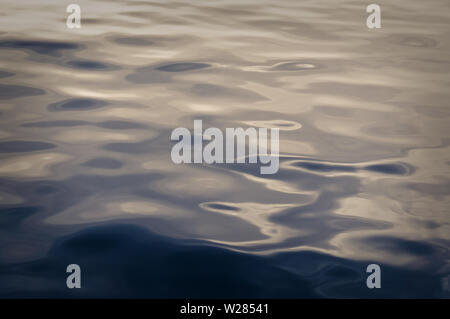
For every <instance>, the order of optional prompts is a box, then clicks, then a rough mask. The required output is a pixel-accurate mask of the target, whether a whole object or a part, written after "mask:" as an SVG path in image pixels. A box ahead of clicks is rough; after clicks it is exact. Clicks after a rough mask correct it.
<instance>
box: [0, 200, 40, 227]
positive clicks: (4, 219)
mask: <svg viewBox="0 0 450 319" xmlns="http://www.w3.org/2000/svg"><path fill="white" fill-rule="evenodd" d="M38 211H40V207H37V206H22V207H14V208H6V209H0V228H3V229H5V230H8V231H10V230H12V229H14V228H17V227H18V226H19V225H20V224H21V223H22V222H23V221H24V220H25V219H27V218H28V217H30V216H32V215H34V214H36V213H37V212H38Z"/></svg>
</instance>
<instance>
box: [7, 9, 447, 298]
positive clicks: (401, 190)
mask: <svg viewBox="0 0 450 319" xmlns="http://www.w3.org/2000/svg"><path fill="white" fill-rule="evenodd" d="M76 3H78V4H79V5H80V6H81V16H82V20H81V24H82V27H81V29H68V28H67V27H66V17H67V15H68V14H67V13H66V6H67V5H68V4H69V3H65V2H64V1H50V0H46V1H6V0H1V1H0V5H1V8H2V11H1V14H0V25H1V29H0V57H1V59H0V78H1V79H0V81H1V82H0V122H1V126H0V205H1V206H0V296H1V297H183V298H184V297H275V298H277V297H425V298H427V297H448V296H449V291H448V290H446V289H445V287H447V289H448V285H447V286H445V285H444V284H443V283H445V282H447V283H448V279H446V278H448V277H447V276H449V273H450V267H449V265H450V264H449V240H450V217H449V207H450V202H449V198H450V197H449V195H450V150H449V141H450V134H449V133H450V129H449V127H450V108H449V100H450V94H449V82H450V81H449V75H448V74H449V71H450V60H449V57H450V52H449V49H450V38H449V32H450V26H449V12H450V10H449V9H450V5H449V2H448V1H446V0H432V1H415V2H411V1H404V0H402V1H395V2H392V1H384V0H383V1H378V2H377V3H378V4H379V5H380V6H381V8H382V28H381V29H376V30H370V29H368V28H367V27H366V18H367V16H368V14H367V13H366V10H365V9H366V6H367V5H368V4H369V2H367V3H365V2H364V1H344V0H342V1H295V0H291V1H287V0H282V1H280V0H277V1H274V0H272V1H268V0H243V1H237V0H222V1H200V0H198V1H197V0H190V1H176V2H175V1H77V2H76ZM195 119H202V120H203V126H204V127H219V128H222V129H225V128H226V127H250V126H255V127H280V170H279V172H278V173H277V174H275V175H260V174H259V169H258V168H257V167H255V166H254V165H249V164H230V165H206V164H205V165H202V164H195V165H194V164H183V165H175V164H173V163H172V161H171V159H170V151H171V147H172V146H173V144H174V143H173V142H171V141H170V133H171V131H172V130H173V129H174V128H176V127H187V128H192V126H193V121H194V120H195ZM72 263H75V264H79V265H80V266H81V269H82V274H83V277H82V278H83V279H82V282H83V287H82V289H73V290H70V289H68V288H67V287H66V276H67V274H66V266H67V265H68V264H72ZM371 263H376V264H379V265H380V266H381V271H382V288H381V289H372V290H371V289H368V288H367V287H366V277H367V275H368V274H366V267H367V265H368V264H371Z"/></svg>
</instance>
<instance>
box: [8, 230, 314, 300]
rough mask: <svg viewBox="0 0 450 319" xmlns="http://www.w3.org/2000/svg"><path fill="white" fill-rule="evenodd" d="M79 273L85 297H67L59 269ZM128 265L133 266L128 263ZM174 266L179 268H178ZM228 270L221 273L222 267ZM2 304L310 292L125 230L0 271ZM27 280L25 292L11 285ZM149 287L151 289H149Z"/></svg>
mask: <svg viewBox="0 0 450 319" xmlns="http://www.w3.org/2000/svg"><path fill="white" fill-rule="evenodd" d="M74 260H75V261H77V263H78V264H79V265H80V267H81V269H82V272H83V273H85V274H89V275H88V277H89V279H88V280H86V281H85V287H86V289H67V287H66V286H65V285H64V284H60V282H61V278H63V283H64V282H65V278H64V277H61V274H60V273H59V271H57V270H58V269H66V267H67V265H68V264H71V263H74ZM130 261H132V262H130ZM180 265H183V266H182V267H180ZM224 265H226V267H224ZM1 269H2V271H1V274H0V281H1V282H2V283H7V284H5V285H2V286H3V287H8V288H2V287H0V296H2V297H19V296H20V297H39V298H44V297H58V298H68V297H102V298H106V297H112V298H114V297H123V298H206V297H208V298H225V297H228V298H244V297H245V298H263V297H265V298H283V297H285V298H286V297H289V296H290V297H296V298H301V297H306V298H312V297H316V296H317V295H316V294H315V293H314V291H313V289H312V287H311V286H310V284H309V283H308V282H307V281H305V280H303V279H302V278H301V277H300V276H296V275H294V274H292V273H290V272H288V271H286V270H283V269H281V268H280V267H277V266H274V265H272V263H271V261H270V259H267V258H263V257H257V256H251V255H245V254H240V253H236V252H232V251H227V250H225V249H221V248H216V247H212V246H207V245H205V244H204V243H202V242H196V241H185V243H181V242H179V241H176V240H172V239H170V238H166V237H162V236H158V235H155V234H152V233H150V232H148V231H147V230H145V229H143V228H141V227H136V226H129V225H111V226H102V227H94V228H89V229H85V230H83V231H80V232H77V233H75V234H73V235H70V236H67V237H63V238H61V239H59V240H58V241H57V242H56V243H55V244H54V245H53V247H52V249H51V250H50V252H49V253H48V254H47V256H45V257H44V258H42V259H38V260H35V261H33V262H26V263H20V264H13V265H8V266H3V265H2V266H1ZM16 276H22V277H23V278H26V279H27V282H28V283H29V284H28V285H26V286H24V285H22V284H21V283H20V282H17V281H14V278H16ZM43 281H44V282H46V283H47V284H45V285H42V282H43ZM149 287H151V289H149Z"/></svg>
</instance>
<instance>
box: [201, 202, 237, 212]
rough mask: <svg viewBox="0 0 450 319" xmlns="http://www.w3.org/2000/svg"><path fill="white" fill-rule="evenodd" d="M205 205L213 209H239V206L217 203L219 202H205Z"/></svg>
mask: <svg viewBox="0 0 450 319" xmlns="http://www.w3.org/2000/svg"><path fill="white" fill-rule="evenodd" d="M205 207H208V208H212V209H218V210H227V211H239V208H237V207H234V206H230V205H225V204H217V203H208V204H205Z"/></svg>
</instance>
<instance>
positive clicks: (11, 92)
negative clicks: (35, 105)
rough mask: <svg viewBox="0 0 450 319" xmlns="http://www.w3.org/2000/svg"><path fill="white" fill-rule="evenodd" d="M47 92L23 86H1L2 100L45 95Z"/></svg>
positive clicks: (0, 97)
mask: <svg viewBox="0 0 450 319" xmlns="http://www.w3.org/2000/svg"><path fill="white" fill-rule="evenodd" d="M44 94H45V91H44V90H42V89H37V88H33V87H29V86H23V85H6V84H0V100H10V99H15V98H18V97H25V96H37V95H44Z"/></svg>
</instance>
